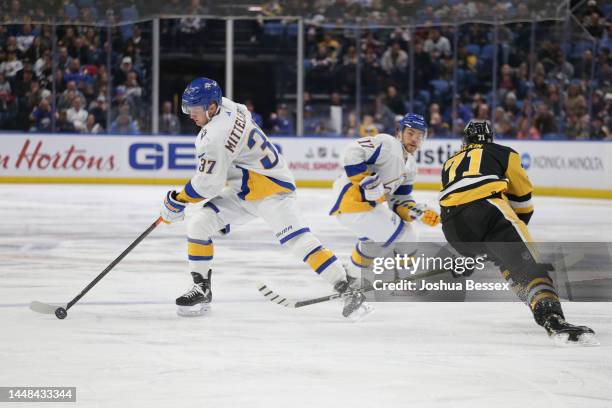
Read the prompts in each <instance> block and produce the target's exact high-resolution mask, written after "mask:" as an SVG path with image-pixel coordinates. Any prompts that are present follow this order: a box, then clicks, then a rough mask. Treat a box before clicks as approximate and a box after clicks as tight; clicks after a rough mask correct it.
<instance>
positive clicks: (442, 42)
mask: <svg viewBox="0 0 612 408" xmlns="http://www.w3.org/2000/svg"><path fill="white" fill-rule="evenodd" d="M469 3H470V2H467V1H466V2H462V4H469ZM611 17H612V8H610V7H608V8H607V15H606V14H604V12H603V11H602V9H600V8H599V7H598V6H597V3H596V2H595V1H594V0H590V1H589V2H588V3H587V4H586V7H585V8H584V9H583V10H581V11H580V14H578V15H577V18H578V19H580V20H581V22H582V24H583V25H584V27H586V29H587V30H588V31H589V33H590V35H591V36H592V37H593V39H594V40H595V42H593V41H590V40H589V39H588V37H587V38H585V37H579V38H576V37H575V36H572V35H568V36H567V38H566V39H565V41H566V45H565V47H564V49H562V48H563V45H562V44H563V40H564V38H563V29H564V26H563V23H562V22H561V23H560V22H540V23H538V24H537V26H536V32H535V35H536V41H535V52H534V56H533V58H532V57H530V52H529V51H530V37H531V23H520V22H516V23H512V24H506V25H501V26H499V28H498V33H497V36H498V37H497V38H498V44H499V46H498V47H497V49H496V48H495V47H494V46H493V45H492V44H491V43H492V40H493V38H494V33H493V26H491V25H486V24H478V23H470V24H463V25H460V26H459V28H458V31H455V30H456V29H455V27H454V26H438V27H431V26H429V27H418V28H416V29H413V30H412V31H410V30H408V29H403V28H395V29H387V30H384V29H377V28H369V29H365V30H362V31H361V35H360V36H359V37H358V38H356V37H355V34H354V31H353V32H351V31H348V30H340V29H336V30H334V29H331V28H330V27H329V26H325V25H318V24H310V25H309V26H307V28H306V55H307V61H306V72H307V74H306V82H305V85H306V89H307V91H309V92H310V93H309V94H308V95H307V101H306V109H308V110H309V111H310V113H308V114H306V115H305V118H306V119H305V132H306V133H315V134H329V133H331V134H333V133H342V134H345V135H348V136H363V135H367V134H368V133H369V132H373V130H372V128H376V129H377V130H378V131H384V132H393V129H394V120H393V118H394V117H395V116H398V115H402V114H403V113H404V112H406V111H408V110H412V111H415V112H418V113H421V114H423V115H425V117H426V119H427V120H428V122H429V123H430V131H429V134H430V136H432V137H445V136H450V135H453V134H457V133H459V132H460V131H461V129H462V128H463V126H464V125H465V123H467V121H469V120H470V119H471V118H480V119H490V120H492V121H493V123H494V126H495V130H496V132H497V134H498V135H499V136H500V137H505V138H521V139H523V138H524V139H527V138H529V139H541V138H544V139H547V138H551V139H554V138H568V139H612V58H611V56H610V49H611V48H612V45H611V43H610V40H611V39H612V18H611ZM455 35H456V36H457V60H456V66H455V59H454V55H453V54H454V50H453V44H454V40H455ZM595 44H596V45H595ZM411 48H412V49H411ZM564 51H565V52H564ZM357 53H359V54H360V55H361V64H360V67H359V70H360V72H361V78H360V79H361V101H360V102H361V104H360V105H361V114H362V115H361V118H360V119H361V120H359V121H357V120H356V118H355V117H354V115H355V112H356V96H355V84H356V83H357V81H356V76H357V72H358V70H357ZM495 53H497V56H496V55H495ZM495 57H497V64H498V69H497V72H495V78H494V75H493V71H492V66H493V60H494V58H495ZM410 70H412V78H413V79H412V82H413V83H412V87H411V86H410V76H411V73H410ZM530 70H533V72H530ZM455 71H456V72H455ZM455 79H456V81H457V86H456V88H454V87H453V81H454V80H455ZM494 84H495V85H496V89H495V91H493V86H494ZM410 91H412V100H410V98H409V95H410ZM320 99H323V103H318V104H317V103H312V102H311V101H312V100H320ZM334 100H336V101H338V100H341V101H343V103H344V104H345V105H347V106H346V107H345V109H344V112H345V113H344V120H343V121H342V122H343V127H342V130H341V131H340V132H338V131H337V129H334V125H333V123H332V122H333V120H332V119H331V115H330V109H333V108H330V105H331V106H333V105H337V104H338V103H336V102H334ZM317 112H318V114H317ZM358 124H360V125H358ZM368 129H370V130H368Z"/></svg>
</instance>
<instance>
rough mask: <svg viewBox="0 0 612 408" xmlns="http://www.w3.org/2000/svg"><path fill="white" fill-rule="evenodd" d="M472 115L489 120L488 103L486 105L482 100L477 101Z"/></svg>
mask: <svg viewBox="0 0 612 408" xmlns="http://www.w3.org/2000/svg"><path fill="white" fill-rule="evenodd" d="M474 117H475V118H476V119H481V120H489V119H490V114H489V105H487V104H486V103H484V102H481V103H479V104H478V105H477V106H476V110H475V112H474Z"/></svg>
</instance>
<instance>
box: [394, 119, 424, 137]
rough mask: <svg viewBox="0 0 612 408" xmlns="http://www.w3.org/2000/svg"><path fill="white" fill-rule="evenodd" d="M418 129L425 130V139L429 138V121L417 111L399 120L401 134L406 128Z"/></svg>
mask: <svg viewBox="0 0 612 408" xmlns="http://www.w3.org/2000/svg"><path fill="white" fill-rule="evenodd" d="M407 127H408V128H412V129H417V130H420V131H422V132H423V139H425V138H427V122H425V118H424V117H423V116H421V115H418V114H416V113H407V114H406V115H405V116H404V117H403V118H401V119H400V121H399V133H400V135H401V134H402V133H403V132H404V128H407Z"/></svg>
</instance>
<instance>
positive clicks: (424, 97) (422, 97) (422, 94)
mask: <svg viewBox="0 0 612 408" xmlns="http://www.w3.org/2000/svg"><path fill="white" fill-rule="evenodd" d="M417 99H418V100H419V101H421V102H423V104H425V105H429V102H430V101H431V94H430V93H429V91H426V90H424V89H423V90H420V91H419V94H418V95H417Z"/></svg>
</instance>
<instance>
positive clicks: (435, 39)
mask: <svg viewBox="0 0 612 408" xmlns="http://www.w3.org/2000/svg"><path fill="white" fill-rule="evenodd" d="M423 49H424V50H425V52H427V53H428V54H429V55H431V57H432V58H433V59H434V60H438V59H440V58H448V57H450V56H451V46H450V41H449V40H448V38H446V37H444V36H442V35H440V31H439V30H437V29H433V30H431V31H430V32H429V38H428V39H427V40H425V44H424V45H423Z"/></svg>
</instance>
